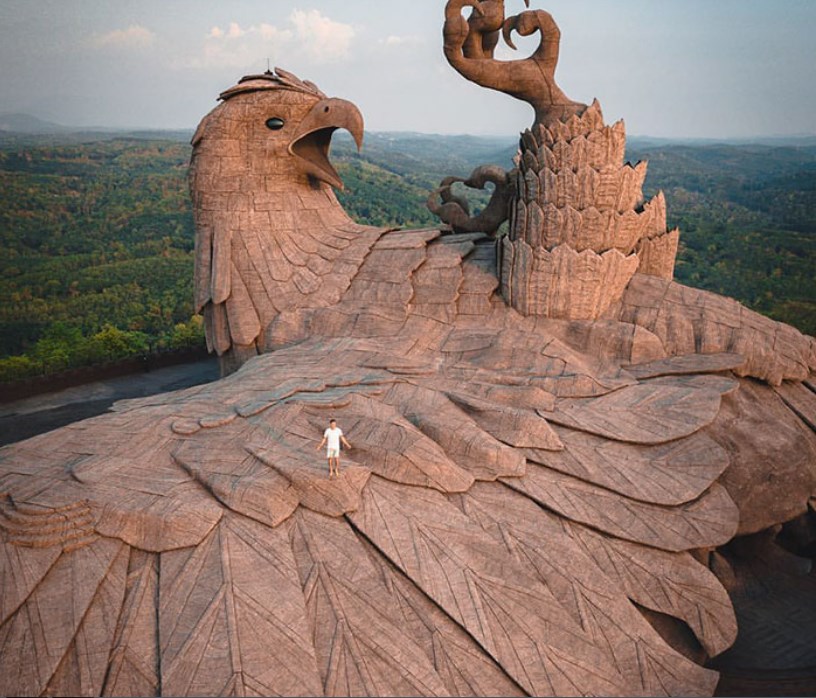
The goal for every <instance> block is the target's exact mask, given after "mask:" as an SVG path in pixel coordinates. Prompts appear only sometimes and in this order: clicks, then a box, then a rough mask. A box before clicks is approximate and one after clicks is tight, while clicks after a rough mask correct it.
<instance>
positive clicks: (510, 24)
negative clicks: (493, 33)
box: [502, 15, 518, 51]
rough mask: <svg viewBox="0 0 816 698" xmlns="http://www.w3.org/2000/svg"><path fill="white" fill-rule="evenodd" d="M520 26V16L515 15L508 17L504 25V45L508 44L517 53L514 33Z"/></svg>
mask: <svg viewBox="0 0 816 698" xmlns="http://www.w3.org/2000/svg"><path fill="white" fill-rule="evenodd" d="M517 26H518V15H513V16H512V17H508V18H507V19H506V20H504V24H502V37H503V38H504V43H505V44H507V45H508V46H509V47H510V48H511V49H513V50H514V51H517V50H518V49H517V48H516V45H515V44H514V43H513V31H514V30H515V29H516V27H517Z"/></svg>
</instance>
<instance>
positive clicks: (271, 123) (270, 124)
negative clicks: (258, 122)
mask: <svg viewBox="0 0 816 698" xmlns="http://www.w3.org/2000/svg"><path fill="white" fill-rule="evenodd" d="M285 124H286V122H285V121H284V120H283V119H279V118H278V117H277V116H273V117H272V118H271V119H267V120H266V127H267V128H268V129H270V130H272V131H280V130H281V129H282V128H283V127H284V126H285Z"/></svg>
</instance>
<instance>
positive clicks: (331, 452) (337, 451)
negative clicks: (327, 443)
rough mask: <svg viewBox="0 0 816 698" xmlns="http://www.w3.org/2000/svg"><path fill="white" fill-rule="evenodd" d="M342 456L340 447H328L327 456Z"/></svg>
mask: <svg viewBox="0 0 816 698" xmlns="http://www.w3.org/2000/svg"><path fill="white" fill-rule="evenodd" d="M339 457H340V449H339V448H328V449H326V458H339Z"/></svg>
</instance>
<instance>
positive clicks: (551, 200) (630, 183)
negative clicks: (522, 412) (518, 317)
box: [501, 101, 679, 320]
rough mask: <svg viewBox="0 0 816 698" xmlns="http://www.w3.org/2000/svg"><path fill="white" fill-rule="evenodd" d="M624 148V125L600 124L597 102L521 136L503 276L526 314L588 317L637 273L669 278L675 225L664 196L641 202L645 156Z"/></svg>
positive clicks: (513, 301)
mask: <svg viewBox="0 0 816 698" xmlns="http://www.w3.org/2000/svg"><path fill="white" fill-rule="evenodd" d="M625 150H626V133H625V128H624V125H623V122H622V121H619V122H618V123H616V124H615V125H613V126H607V125H605V124H604V121H603V115H602V113H601V107H600V105H599V104H598V102H597V101H595V102H594V103H593V104H592V105H591V106H590V107H588V108H587V109H586V110H585V111H584V113H583V114H582V115H581V116H577V115H573V116H571V117H570V118H569V119H568V120H566V121H558V122H555V123H552V124H551V125H550V126H549V127H548V126H545V125H543V124H538V125H536V126H534V127H533V129H532V130H531V129H528V130H526V131H525V132H524V133H523V134H522V136H521V145H520V151H519V154H518V157H517V166H518V168H517V170H516V171H515V174H516V189H517V196H516V197H515V199H514V200H513V201H512V202H511V204H510V206H511V210H510V232H509V235H507V237H505V238H504V240H503V241H502V265H501V282H502V293H503V295H504V298H505V300H506V301H507V302H508V303H509V304H510V305H512V306H513V307H514V308H515V309H516V310H518V311H519V312H520V313H522V314H523V315H540V316H545V317H550V318H558V319H567V320H595V319H598V318H599V317H601V316H602V315H603V314H604V312H605V311H606V310H607V309H608V308H609V307H610V306H611V305H612V304H613V303H615V302H616V301H618V300H620V298H621V296H622V294H623V291H624V289H625V288H626V285H627V284H628V283H629V281H630V280H631V279H632V277H633V276H634V274H635V272H636V271H639V272H640V273H644V274H650V275H654V276H659V277H662V278H665V279H671V278H672V276H673V274H674V260H675V256H676V254H677V245H678V240H679V231H677V230H673V231H671V232H668V231H667V229H666V201H665V199H664V197H663V195H662V194H659V195H658V196H656V197H655V198H654V199H652V200H651V201H649V202H648V203H646V204H645V205H644V204H643V181H644V179H645V177H646V163H645V162H639V163H637V164H636V165H632V164H630V163H628V162H627V163H624V156H625Z"/></svg>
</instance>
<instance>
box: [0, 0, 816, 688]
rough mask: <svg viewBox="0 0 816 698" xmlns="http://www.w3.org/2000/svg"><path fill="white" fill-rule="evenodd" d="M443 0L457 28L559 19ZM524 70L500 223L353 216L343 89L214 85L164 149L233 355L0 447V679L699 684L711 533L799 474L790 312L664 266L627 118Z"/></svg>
mask: <svg viewBox="0 0 816 698" xmlns="http://www.w3.org/2000/svg"><path fill="white" fill-rule="evenodd" d="M462 4H463V3H461V2H460V3H459V5H458V9H457V3H456V2H454V1H452V2H450V3H449V7H448V17H447V24H446V41H447V42H450V41H451V40H452V39H451V37H452V36H454V34H455V32H454V30H456V31H458V32H459V34H458V35H457V36H459V38H462V36H464V39H463V41H467V42H468V45H469V46H470V49H468V50H472V51H489V50H492V49H491V48H490V46H491V42H492V41H493V40H494V39H495V38H496V32H497V31H499V30H500V29H501V28H502V27H505V28H508V27H509V29H512V28H514V27H515V28H519V27H520V28H521V33H524V32H532V29H530V27H532V26H534V25H533V24H531V22H532V21H533V20H534V19H535V20H536V22H538V23H539V24H537V25H535V26H542V27H544V26H549V27H550V28H551V25H549V24H545V23H544V21H543V19H542V15H541V14H540V13H537V14H535V13H534V14H533V15H527V14H523V15H521V16H520V17H518V18H511V21H509V24H508V23H507V22H505V21H504V9H503V4H502V3H500V2H495V1H487V0H485V1H484V2H481V3H479V4H478V8H476V7H474V10H476V9H478V10H481V14H480V13H479V12H476V14H475V16H474V18H472V20H471V22H470V23H468V22H467V20H465V19H464V18H463V17H462V16H461V12H460V10H461V5H462ZM469 4H470V5H472V6H473V5H474V2H471V3H469ZM499 15H501V21H499ZM457 17H458V19H457ZM459 20H461V23H460V22H459ZM454 25H456V26H454ZM457 27H458V28H457ZM548 31H549V30H548ZM549 38H552V37H551V36H549V35H548V39H549ZM555 45H556V48H557V42H555ZM446 46H448V44H446ZM547 51H550V52H551V51H552V43H550V44H549V45H548V46H547V48H546V50H545V51H544V52H545V53H546V55H547V56H548V57H549V58H547V60H550V59H551V58H552V55H551V53H547ZM556 57H557V51H556ZM553 69H554V66H553ZM552 84H553V85H554V82H553V83H552ZM552 94H553V95H554V97H553V100H554V102H553V103H554V104H556V108H555V109H554V111H552V112H550V111H548V110H547V106H546V100H543V101H541V100H539V102H538V103H537V107H536V108H537V113H538V114H539V120H540V121H541V122H542V123H541V125H542V126H544V129H538V130H535V131H529V132H526V133H525V136H524V137H523V139H524V140H525V141H526V143H527V145H524V146H523V147H522V151H521V154H520V161H519V168H518V173H517V177H516V180H517V182H518V184H517V185H516V186H518V187H521V183H522V181H523V182H524V186H525V187H527V186H528V183H529V189H524V190H522V189H519V192H521V191H524V192H526V193H524V194H519V196H518V197H517V198H515V199H513V200H512V207H513V208H512V210H513V214H512V215H513V223H512V226H511V231H513V232H511V236H508V238H506V240H507V242H502V243H500V244H497V241H496V240H495V239H494V238H492V237H491V236H490V235H488V234H486V233H484V232H480V231H473V232H461V233H455V232H452V231H451V230H449V229H448V228H446V227H440V228H437V229H427V230H411V231H390V232H389V231H386V230H382V229H374V228H369V227H364V226H359V225H356V224H355V223H353V222H352V221H351V220H350V219H349V218H348V217H347V216H346V214H345V213H344V212H343V210H342V209H341V207H340V206H339V204H338V203H337V201H336V199H335V198H334V195H333V193H332V191H331V186H336V185H337V183H338V182H337V181H336V174H335V173H334V170H333V169H331V166H330V165H329V164H328V160H327V159H326V153H327V150H328V142H329V140H328V138H329V135H330V132H331V130H333V129H334V128H337V127H347V128H351V129H352V130H359V129H360V128H361V126H362V124H361V122H359V120H358V116H359V115H358V114H357V113H356V109H353V107H351V106H350V105H348V103H345V102H341V101H340V100H330V99H327V98H326V97H325V96H324V95H323V94H322V93H320V92H319V91H318V90H317V89H316V88H315V87H314V86H313V85H311V84H310V83H305V82H301V81H300V80H299V79H297V78H295V77H294V76H293V75H291V74H289V73H285V72H284V71H280V70H278V71H276V72H275V73H271V72H269V73H267V74H264V75H262V76H251V77H250V78H247V79H245V80H243V81H242V82H240V83H239V84H238V85H236V86H235V87H234V88H232V89H231V90H228V91H227V92H225V93H223V95H222V99H223V103H222V104H221V105H220V106H218V107H217V108H216V109H215V110H214V111H213V112H212V113H211V114H210V115H208V116H207V117H205V119H204V121H203V122H202V125H201V126H200V127H199V130H198V132H197V133H196V136H195V139H194V143H195V153H194V157H193V163H192V167H191V182H192V191H193V198H194V202H195V209H196V225H197V267H196V294H197V300H196V302H197V305H198V307H199V308H201V309H202V310H203V312H204V313H205V315H206V318H207V333H208V341H209V343H210V345H211V347H212V348H213V349H214V350H215V351H217V352H218V353H219V354H220V355H221V356H222V358H223V368H224V372H225V374H230V375H226V377H224V378H222V379H221V380H219V381H217V382H214V383H211V384H207V385H200V386H195V387H192V388H188V389H186V390H182V391H177V392H173V393H166V394H163V395H156V396H151V397H148V398H143V399H137V400H129V401H123V402H120V403H117V405H116V406H115V409H114V411H113V412H112V413H109V414H105V415H102V416H99V417H96V418H93V419H90V420H86V421H83V422H78V423H76V424H73V425H70V426H68V427H64V428H62V429H59V430H56V431H53V432H50V433H47V434H43V435H41V436H37V437H35V438H32V439H29V440H27V441H23V442H20V443H18V444H14V445H11V446H8V447H5V448H3V449H0V694H3V695H41V694H44V695H56V694H59V695H100V694H103V695H352V694H354V695H462V696H465V695H560V696H563V695H606V696H611V695H649V696H662V695H684V696H693V695H711V694H712V693H713V691H714V689H715V687H716V684H717V680H718V676H717V673H716V672H714V671H711V670H709V669H706V668H704V667H703V666H701V664H700V662H701V661H703V660H705V658H706V657H710V656H715V655H717V654H719V653H721V652H723V651H724V650H726V649H727V648H728V647H729V646H730V645H731V644H732V643H733V642H734V639H735V637H736V634H737V624H736V619H735V615H734V611H733V609H732V605H731V602H730V599H729V596H728V593H727V591H726V588H725V587H724V586H723V582H721V579H720V578H718V576H717V575H718V574H719V575H720V577H722V578H723V579H726V578H727V574H726V570H725V566H724V565H722V564H720V563H719V562H718V561H719V560H720V558H719V557H718V556H717V554H716V553H713V554H712V551H713V550H714V549H715V548H717V547H718V546H721V545H723V544H724V543H726V542H728V541H729V540H731V539H732V538H733V537H734V536H735V535H736V534H738V533H741V532H753V531H757V530H760V529H763V528H766V527H768V526H772V525H774V524H778V523H780V522H782V521H785V520H788V519H792V518H794V517H797V516H799V515H800V514H802V513H803V512H806V511H807V507H808V500H809V498H810V497H812V496H813V495H814V493H816V456H815V455H814V454H816V434H814V430H813V427H814V423H816V401H814V399H813V391H814V387H816V374H815V373H814V370H816V352H815V351H814V342H813V339H811V338H809V337H805V336H802V335H801V334H799V333H798V332H796V330H794V329H792V328H790V327H787V326H783V325H780V324H778V323H773V322H771V321H770V320H767V319H765V318H762V317H761V316H759V315H756V314H755V313H752V312H750V311H748V310H747V309H745V308H743V307H741V306H739V305H738V304H737V303H735V302H734V301H730V300H728V299H723V298H719V297H717V296H713V295H712V294H707V293H703V292H700V291H695V290H693V289H688V288H685V287H682V286H679V285H678V284H675V283H674V282H672V281H671V280H670V278H669V277H670V273H669V271H670V266H671V263H670V262H671V260H670V259H669V257H670V256H671V257H673V253H672V255H669V251H671V250H673V246H675V245H676V240H675V241H674V242H672V240H671V239H669V240H667V241H665V244H664V243H663V242H655V243H654V244H653V245H652V247H649V246H648V245H647V242H648V241H660V240H662V239H663V238H665V236H666V233H665V217H664V216H665V204H664V202H663V200H662V198H661V197H658V199H656V200H655V201H654V202H652V203H651V204H647V205H646V207H644V209H643V210H642V211H640V210H639V209H638V208H637V206H638V201H639V196H640V194H639V192H640V185H641V183H642V176H643V174H644V172H645V170H644V169H643V168H642V167H635V168H628V167H626V166H623V165H621V163H620V156H621V154H622V152H623V131H622V128H621V127H611V128H607V127H605V126H603V125H602V120H601V116H600V111H599V109H598V108H597V106H592V107H589V108H586V109H584V108H582V107H580V106H576V105H574V104H573V103H568V102H567V101H564V100H565V99H566V98H564V99H562V98H561V97H560V96H559V93H556V92H554V91H553V92H552ZM542 115H543V116H542ZM272 119H277V120H280V121H281V122H283V124H282V125H281V124H280V123H279V121H270V120H272ZM545 122H546V123H545ZM268 123H269V124H271V127H272V128H270V126H268V125H267V124H268ZM547 134H550V135H549V136H548V135H547ZM590 143H592V144H593V145H592V146H590ZM534 145H535V147H533V146H534ZM596 146H597V153H596ZM592 153H596V154H592ZM550 157H551V158H553V159H552V161H550V160H547V158H550ZM559 158H560V159H559ZM579 163H580V166H576V165H577V164H579ZM613 165H614V166H613ZM579 172H580V173H582V174H580V176H583V177H585V178H587V180H591V182H592V183H591V185H587V187H589V188H588V189H585V188H582V187H583V185H582V186H580V187H579V186H577V185H576V186H575V187H573V185H572V184H570V182H575V181H576V179H577V178H578V177H579ZM596 179H597V181H596ZM562 180H563V181H564V182H567V184H565V185H564V186H565V188H563V189H562V188H560V184H559V182H560V181H562ZM553 187H554V189H553ZM553 192H556V193H553ZM559 197H560V198H559ZM587 197H588V198H587ZM508 201H510V199H508ZM599 202H606V203H604V204H603V206H604V207H605V208H602V209H599V208H598V205H599ZM528 204H529V206H528ZM559 204H561V205H559ZM522 217H524V221H525V222H524V223H523V224H522V223H521V222H520V221H521V219H522ZM579 218H580V220H579ZM527 220H529V221H537V223H536V225H537V226H538V227H537V228H536V227H534V226H533V224H532V223H530V224H529V225H528V223H527ZM553 221H557V223H555V222H553ZM570 221H572V222H570ZM584 221H595V222H594V223H588V222H587V223H585V222H584ZM593 226H594V227H593ZM668 235H669V236H671V235H672V234H668ZM533 242H534V243H535V246H533V244H532V243H533ZM508 245H511V246H513V245H515V246H516V247H517V248H518V250H525V249H527V248H529V249H530V250H531V252H530V253H529V254H528V253H526V252H517V250H516V249H515V248H514V249H513V250H512V251H511V252H512V254H511V253H510V252H507V251H505V249H504V248H505V247H506V246H508ZM525 246H527V247H525ZM544 253H546V254H547V255H549V257H544V256H543V255H544ZM525 254H528V257H529V259H527V261H523V260H522V261H519V260H518V259H517V255H520V256H523V255H525ZM537 255H538V256H537ZM545 259H546V260H549V261H547V262H546V264H548V265H549V266H546V269H545V266H541V265H542V264H544V263H543V262H541V261H540V260H545ZM536 260H539V261H536ZM536 265H539V266H536ZM640 265H644V266H646V267H648V269H649V270H651V271H652V272H654V273H656V274H657V275H649V274H643V273H641V272H636V271H635V267H640ZM508 269H510V270H511V272H508ZM536 269H538V270H539V271H540V273H538V275H536V274H537V272H536ZM630 272H631V273H630ZM508 274H510V275H509V276H508ZM517 274H518V275H519V276H517ZM522 274H528V275H529V276H526V277H522ZM548 275H549V276H548ZM563 275H567V277H566V278H564V276H563ZM584 276H587V277H592V278H591V279H589V280H588V282H587V283H589V281H593V283H594V280H597V278H601V279H603V280H604V283H605V284H607V283H608V284H610V286H611V288H612V289H613V291H614V293H613V294H612V297H611V298H606V297H604V296H594V295H591V294H589V295H587V294H586V293H585V292H584V291H581V287H580V284H579V282H578V281H576V279H579V280H580V279H581V278H583V277H584ZM524 278H526V279H527V281H523V279H524ZM533 280H535V283H532V281H533ZM522 283H526V286H523V288H524V291H523V293H521V292H519V295H517V296H514V295H513V294H514V293H515V291H513V288H514V287H515V288H517V289H521V288H522V286H518V285H517V284H522ZM508 285H509V287H510V290H509V291H508ZM559 289H561V290H559ZM503 293H504V294H506V295H505V296H504V297H503V295H502V294H503ZM593 293H594V292H593ZM615 293H617V294H619V295H620V297H619V298H618V297H614V296H615ZM508 294H509V297H508ZM564 294H567V297H568V298H569V300H568V301H565V300H562V297H563V295H564ZM590 296H591V298H590ZM505 299H507V302H506V300H505ZM513 299H516V300H513ZM573 303H575V304H578V305H580V306H581V307H582V308H583V309H585V310H586V312H584V310H582V311H581V313H580V316H579V317H573V316H572V314H571V311H570V308H571V307H572V304H573ZM547 307H549V308H553V307H559V308H563V309H564V311H565V312H564V313H555V314H549V315H548V313H547V312H538V311H539V310H540V309H543V308H547ZM531 310H532V311H534V312H531ZM330 417H334V418H336V419H337V420H338V422H339V425H340V426H341V428H342V429H343V430H344V432H345V434H346V436H347V438H348V440H349V441H350V442H351V444H352V447H353V448H352V450H350V451H346V452H344V453H343V455H342V458H341V471H342V472H341V476H340V477H338V478H333V479H329V478H328V470H327V467H326V465H325V462H324V460H323V454H322V453H318V452H317V451H316V450H315V446H316V445H317V443H318V442H319V440H320V436H321V435H322V433H323V429H324V428H325V426H326V424H327V422H328V420H329V418H330ZM680 630H682V631H683V632H679V631H680Z"/></svg>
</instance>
